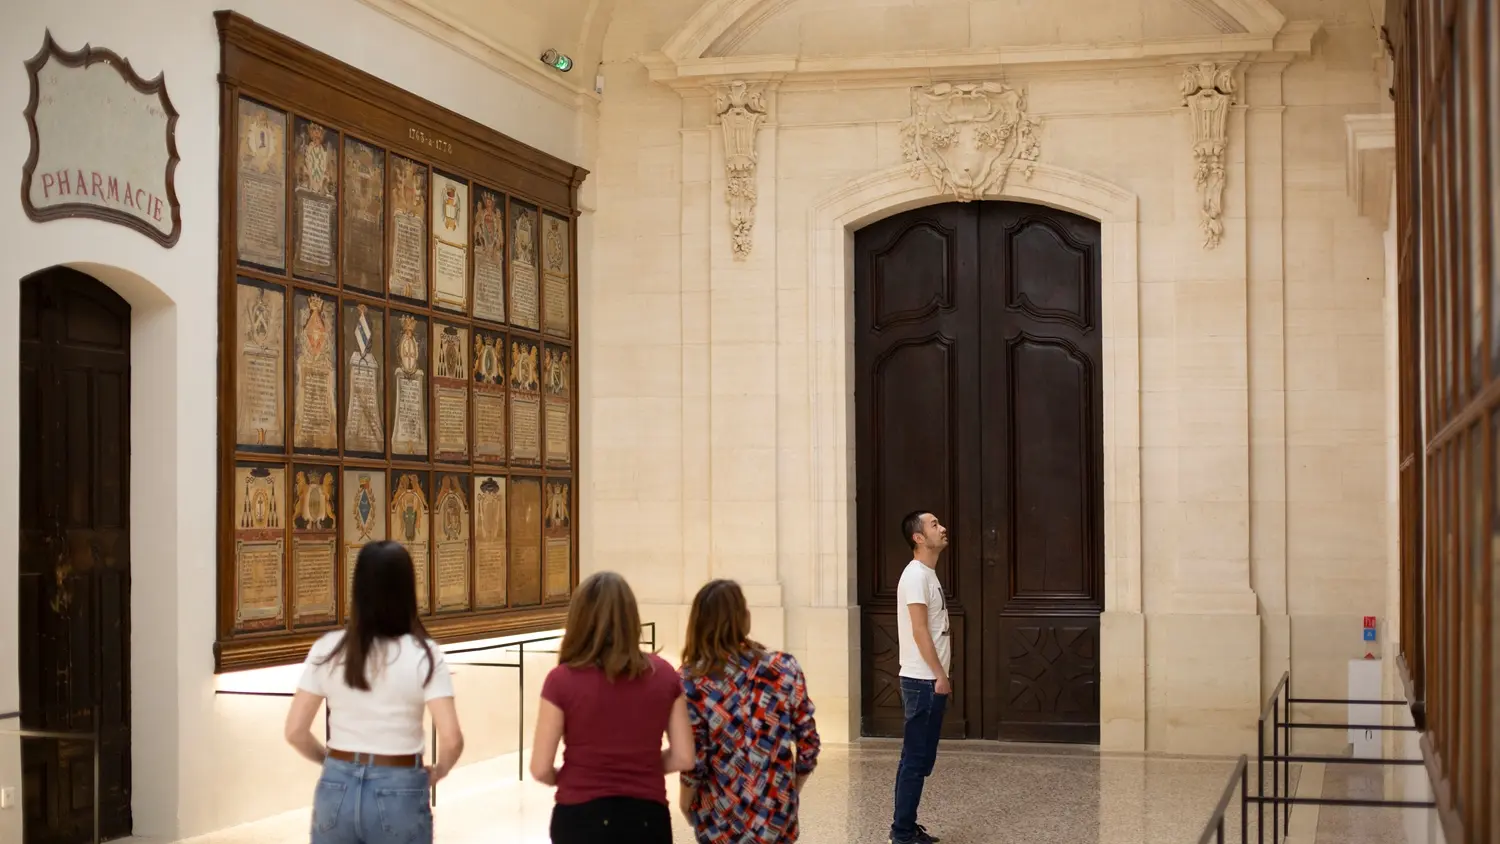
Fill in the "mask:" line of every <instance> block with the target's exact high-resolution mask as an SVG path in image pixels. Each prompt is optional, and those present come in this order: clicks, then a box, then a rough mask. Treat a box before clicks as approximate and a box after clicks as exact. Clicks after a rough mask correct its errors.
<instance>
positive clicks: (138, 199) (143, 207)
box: [135, 190, 146, 213]
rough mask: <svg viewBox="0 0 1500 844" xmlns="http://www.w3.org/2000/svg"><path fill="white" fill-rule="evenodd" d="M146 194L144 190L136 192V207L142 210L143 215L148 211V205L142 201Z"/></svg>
mask: <svg viewBox="0 0 1500 844" xmlns="http://www.w3.org/2000/svg"><path fill="white" fill-rule="evenodd" d="M145 193H146V192H145V191H143V190H138V191H136V192H135V207H137V208H139V209H141V212H142V213H145V211H146V203H144V202H142V201H141V196H143V195H144V194H145Z"/></svg>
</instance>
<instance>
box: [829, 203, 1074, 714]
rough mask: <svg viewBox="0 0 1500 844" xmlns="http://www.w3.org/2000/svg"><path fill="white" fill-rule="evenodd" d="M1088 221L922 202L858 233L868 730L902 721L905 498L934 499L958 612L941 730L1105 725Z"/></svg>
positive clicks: (858, 417) (1017, 209)
mask: <svg viewBox="0 0 1500 844" xmlns="http://www.w3.org/2000/svg"><path fill="white" fill-rule="evenodd" d="M1100 246H1101V230H1100V225H1099V223H1098V222H1096V221H1094V220H1089V219H1085V218H1083V217H1079V216H1077V215H1074V214H1071V213H1068V212H1066V211H1060V210H1056V209H1053V208H1048V207H1045V206H1041V205H1030V204H1025V203H1017V202H971V203H948V204H940V205H929V206H926V207H922V208H917V209H915V210H910V211H906V212H903V213H900V214H897V215H895V216H891V217H887V218H885V219H883V220H880V221H878V222H876V223H873V224H871V225H869V226H866V227H865V228H863V229H860V230H859V231H858V232H856V234H855V238H854V265H855V287H854V320H853V322H854V352H855V366H854V378H855V381H854V384H853V387H854V396H855V426H854V427H855V435H856V436H855V439H856V455H855V465H856V487H857V490H856V499H857V501H858V506H857V516H856V522H857V527H856V535H857V548H858V552H857V558H858V565H857V568H858V584H859V605H860V610H861V613H860V616H861V618H860V621H861V648H860V650H861V654H862V665H861V677H862V681H861V692H862V693H861V699H862V701H863V703H862V707H863V711H862V723H863V732H864V733H865V734H867V735H900V734H901V729H902V720H903V718H902V707H901V699H900V693H899V681H898V679H897V671H898V645H897V643H896V634H895V629H896V618H897V614H898V613H901V612H905V611H906V609H905V607H902V606H899V605H898V604H897V602H896V600H895V586H896V582H897V580H898V579H899V578H900V574H901V571H902V570H903V569H904V567H905V566H906V564H907V562H908V561H909V560H910V559H911V555H910V553H909V549H908V548H907V547H906V543H905V541H904V538H903V537H902V536H901V532H900V530H899V529H898V527H897V526H898V525H899V524H900V521H901V518H902V515H903V514H904V513H906V512H908V511H911V510H916V509H931V510H932V511H933V512H934V513H935V514H937V515H938V516H939V518H940V519H941V520H942V521H943V522H944V524H946V526H947V527H948V530H949V538H950V542H951V545H950V546H949V550H948V552H947V553H946V554H945V555H944V557H943V559H942V560H941V561H940V563H939V567H938V571H939V575H940V577H941V579H942V580H943V582H944V587H945V592H946V594H947V596H948V605H949V611H950V614H951V633H950V635H951V637H952V639H951V642H952V649H953V665H952V669H951V675H952V677H953V680H954V687H955V688H954V700H953V701H951V702H950V704H949V709H948V712H949V716H948V719H947V722H946V724H945V730H944V732H945V735H947V736H948V737H950V738H988V739H1003V740H1013V741H1067V742H1082V743H1097V742H1098V740H1099V674H1100V670H1099V669H1100V664H1099V632H1100V614H1101V612H1102V611H1103V609H1104V477H1103V476H1104V470H1103V389H1102V385H1103V353H1102V349H1103V328H1102V325H1101V319H1100V294H1101V291H1100Z"/></svg>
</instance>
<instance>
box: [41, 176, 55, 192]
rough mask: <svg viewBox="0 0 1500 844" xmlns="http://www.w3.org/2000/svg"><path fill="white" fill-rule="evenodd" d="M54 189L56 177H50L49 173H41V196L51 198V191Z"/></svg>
mask: <svg viewBox="0 0 1500 844" xmlns="http://www.w3.org/2000/svg"><path fill="white" fill-rule="evenodd" d="M55 187H57V177H56V176H54V175H52V174H51V173H43V174H42V196H43V197H49V196H51V195H52V189H53V188H55Z"/></svg>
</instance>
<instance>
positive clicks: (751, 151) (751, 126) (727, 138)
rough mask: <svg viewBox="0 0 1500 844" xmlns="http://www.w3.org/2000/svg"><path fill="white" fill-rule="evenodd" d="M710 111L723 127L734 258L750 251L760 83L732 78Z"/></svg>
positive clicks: (761, 113)
mask: <svg viewBox="0 0 1500 844" xmlns="http://www.w3.org/2000/svg"><path fill="white" fill-rule="evenodd" d="M714 113H715V114H717V115H718V118H719V123H720V124H721V125H722V126H723V128H724V175H725V177H726V179H727V181H726V184H725V187H724V199H725V201H727V202H728V203H729V230H730V243H731V246H732V248H733V249H734V257H735V260H737V261H743V260H745V258H747V257H749V255H750V247H751V234H752V232H753V231H754V229H755V164H756V161H757V156H756V152H755V136H756V133H758V132H759V131H760V124H761V123H762V122H764V121H765V119H766V96H765V87H764V86H763V85H754V84H751V83H749V82H741V81H735V82H731V83H729V85H727V86H725V87H723V88H720V89H718V91H717V92H716V93H715V95H714Z"/></svg>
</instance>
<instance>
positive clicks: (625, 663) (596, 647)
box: [557, 571, 651, 681]
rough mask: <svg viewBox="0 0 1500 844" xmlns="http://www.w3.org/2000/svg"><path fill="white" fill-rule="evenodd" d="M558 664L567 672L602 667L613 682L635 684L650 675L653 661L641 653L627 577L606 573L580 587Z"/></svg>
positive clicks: (638, 626)
mask: <svg viewBox="0 0 1500 844" xmlns="http://www.w3.org/2000/svg"><path fill="white" fill-rule="evenodd" d="M557 662H558V664H559V665H566V666H568V667H569V668H589V667H594V668H598V669H599V670H601V671H603V672H604V676H605V678H606V679H608V680H611V681H613V680H616V679H618V678H620V677H624V678H626V679H631V680H633V679H635V678H637V677H641V676H644V675H645V674H647V673H649V672H650V671H651V661H650V660H648V659H647V658H646V654H645V653H643V652H642V651H641V613H640V610H639V609H637V607H636V604H635V593H634V592H632V591H631V590H630V584H629V583H626V582H625V578H623V577H621V576H619V575H618V574H615V573H614V572H612V571H602V572H599V573H598V574H594V575H590V576H589V577H588V579H586V580H584V581H583V582H582V583H580V584H578V589H577V591H575V592H574V593H573V600H572V602H571V603H570V604H569V605H568V627H567V630H566V631H564V633H563V640H562V645H561V646H560V647H559V648H558V649H557Z"/></svg>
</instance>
